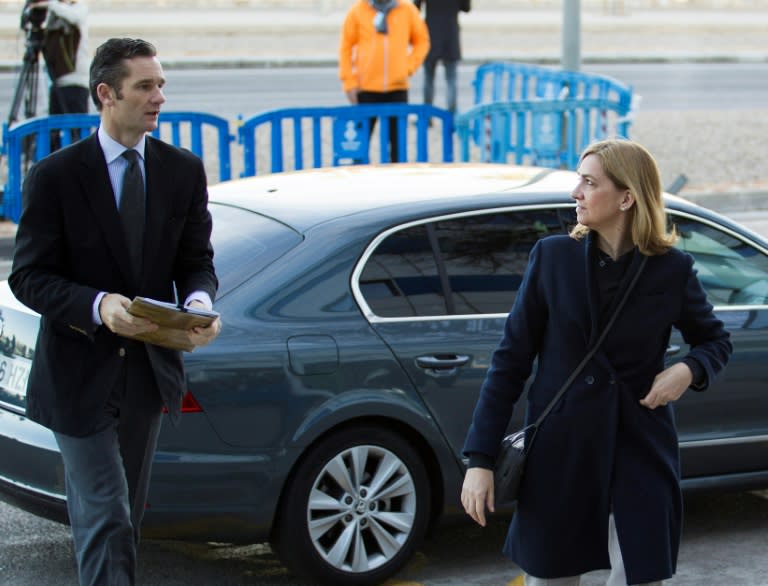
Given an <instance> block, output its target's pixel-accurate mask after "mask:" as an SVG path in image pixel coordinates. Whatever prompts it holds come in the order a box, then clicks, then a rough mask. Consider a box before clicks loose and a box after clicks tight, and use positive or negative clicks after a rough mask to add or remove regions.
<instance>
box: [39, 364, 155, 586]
mask: <svg viewBox="0 0 768 586" xmlns="http://www.w3.org/2000/svg"><path fill="white" fill-rule="evenodd" d="M126 374H127V373H126ZM122 378H123V382H122V384H121V385H120V387H121V388H120V389H119V390H118V391H115V392H114V393H113V394H112V396H111V398H110V400H109V402H108V404H107V405H106V407H105V410H104V413H103V416H102V418H101V420H100V421H99V422H98V426H97V428H96V432H95V433H94V434H92V435H89V436H86V437H72V436H68V435H63V434H60V433H54V436H55V437H56V441H57V443H58V445H59V450H60V451H61V455H62V458H63V460H64V474H65V484H66V490H67V512H68V513H69V520H70V524H71V526H72V538H73V541H74V545H75V557H76V559H77V566H78V574H79V576H80V584H81V586H97V585H98V586H101V585H105V584H109V585H110V586H132V585H134V584H135V583H136V553H137V549H138V544H139V528H140V525H141V520H142V518H143V516H144V509H145V506H146V501H147V493H148V490H149V478H150V473H151V469H152V459H153V457H154V454H155V448H156V446H157V437H158V434H159V431H160V422H161V415H162V412H161V409H162V402H161V400H160V397H159V396H158V397H157V400H156V401H154V402H150V403H146V402H145V401H144V399H145V398H146V397H145V395H146V393H141V392H139V393H133V392H130V391H126V388H130V385H127V384H126V380H125V379H126V377H125V376H124V377H122ZM136 395H139V396H141V397H142V402H141V404H138V403H137V401H136V400H135V397H136Z"/></svg>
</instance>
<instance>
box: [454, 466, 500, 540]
mask: <svg viewBox="0 0 768 586" xmlns="http://www.w3.org/2000/svg"><path fill="white" fill-rule="evenodd" d="M493 499H494V495H493V470H488V469H487V468H470V469H469V470H467V473H466V474H465V475H464V485H463V486H462V487H461V504H462V505H464V510H465V511H466V512H467V515H469V516H470V517H472V518H473V519H474V520H475V521H476V522H477V523H478V524H479V525H480V526H481V527H485V507H486V505H487V506H488V510H489V511H490V512H491V513H493V512H494V502H493Z"/></svg>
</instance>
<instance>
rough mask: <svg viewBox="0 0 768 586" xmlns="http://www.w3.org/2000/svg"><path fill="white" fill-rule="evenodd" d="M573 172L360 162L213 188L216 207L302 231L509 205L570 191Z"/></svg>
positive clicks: (469, 164) (474, 164)
mask: <svg viewBox="0 0 768 586" xmlns="http://www.w3.org/2000/svg"><path fill="white" fill-rule="evenodd" d="M575 182H576V174H575V173H574V172H572V171H560V170H554V169H545V168H542V167H531V166H517V165H503V164H490V163H450V164H441V163H406V164H389V165H355V166H345V167H330V168H322V169H312V170H306V171H296V172H288V173H275V174H272V175H263V176H258V177H251V178H248V179H239V180H234V181H227V182H224V183H219V184H217V185H213V186H211V187H210V190H209V191H210V199H211V201H212V202H219V203H225V204H228V205H233V206H237V207H241V208H244V209H248V210H251V211H254V212H258V213H260V214H263V215H266V216H269V217H273V218H275V219H277V220H279V221H281V222H283V223H285V224H288V225H290V226H292V227H293V228H294V229H296V230H298V231H299V232H303V231H305V230H307V229H308V228H310V227H311V226H313V225H317V224H320V223H323V222H326V221H329V220H333V219H335V218H339V217H345V216H350V215H354V214H357V213H361V212H370V211H371V210H375V209H382V208H388V207H392V206H395V207H397V206H399V205H400V204H412V205H413V204H416V205H419V207H423V206H424V205H426V206H427V207H429V205H430V204H434V207H435V209H439V208H443V207H446V205H451V204H452V203H456V204H459V202H461V201H462V200H466V199H468V198H471V197H472V196H477V195H481V194H504V200H505V203H507V204H515V203H521V202H522V201H523V200H524V199H526V197H525V196H528V198H527V199H530V195H532V194H543V193H556V194H560V195H564V194H568V193H570V191H571V189H573V186H574V185H575Z"/></svg>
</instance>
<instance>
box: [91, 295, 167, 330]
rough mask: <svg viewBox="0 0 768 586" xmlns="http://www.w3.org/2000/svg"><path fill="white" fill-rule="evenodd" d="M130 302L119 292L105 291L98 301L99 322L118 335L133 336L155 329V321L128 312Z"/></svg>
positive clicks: (156, 326)
mask: <svg viewBox="0 0 768 586" xmlns="http://www.w3.org/2000/svg"><path fill="white" fill-rule="evenodd" d="M130 304H131V300H130V299H128V298H127V297H123V296H122V295H120V294H119V293H107V294H106V295H105V296H104V297H102V299H101V303H99V315H100V316H101V322H102V323H103V324H104V325H105V326H106V327H107V328H109V330H110V331H111V332H113V333H115V334H117V335H118V336H135V335H136V334H145V333H147V332H154V331H155V330H157V328H158V325H157V324H156V323H154V322H151V321H149V320H148V319H146V318H144V317H136V316H135V315H131V314H130V313H128V306H129V305H130Z"/></svg>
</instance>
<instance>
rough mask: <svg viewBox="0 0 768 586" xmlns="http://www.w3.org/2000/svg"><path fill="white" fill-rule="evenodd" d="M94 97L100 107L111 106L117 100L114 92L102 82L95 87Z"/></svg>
mask: <svg viewBox="0 0 768 586" xmlns="http://www.w3.org/2000/svg"><path fill="white" fill-rule="evenodd" d="M96 95H97V96H98V98H99V101H100V102H101V105H102V106H112V105H114V103H115V100H116V99H117V98H116V96H115V91H114V90H113V89H112V88H111V87H110V86H109V85H107V84H106V83H104V82H102V83H100V84H99V85H97V86H96Z"/></svg>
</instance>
